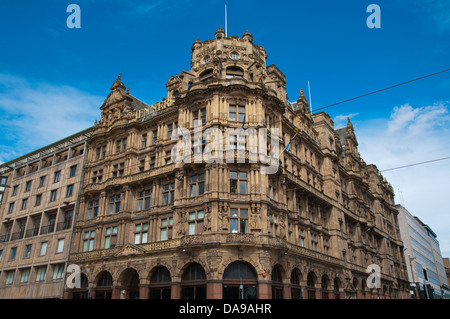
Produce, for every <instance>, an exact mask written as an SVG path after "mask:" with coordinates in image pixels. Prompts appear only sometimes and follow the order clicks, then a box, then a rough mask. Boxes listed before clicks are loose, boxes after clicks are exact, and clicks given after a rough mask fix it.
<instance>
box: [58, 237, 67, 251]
mask: <svg viewBox="0 0 450 319" xmlns="http://www.w3.org/2000/svg"><path fill="white" fill-rule="evenodd" d="M64 242H65V240H64V238H61V239H58V245H57V246H56V253H62V252H63V251H64Z"/></svg>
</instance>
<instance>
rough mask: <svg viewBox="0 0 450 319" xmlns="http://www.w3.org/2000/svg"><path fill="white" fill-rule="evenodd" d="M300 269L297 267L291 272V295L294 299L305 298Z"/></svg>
mask: <svg viewBox="0 0 450 319" xmlns="http://www.w3.org/2000/svg"><path fill="white" fill-rule="evenodd" d="M300 277H301V275H300V270H298V269H297V268H295V269H293V270H292V273H291V297H292V299H303V295H302V288H301V287H300Z"/></svg>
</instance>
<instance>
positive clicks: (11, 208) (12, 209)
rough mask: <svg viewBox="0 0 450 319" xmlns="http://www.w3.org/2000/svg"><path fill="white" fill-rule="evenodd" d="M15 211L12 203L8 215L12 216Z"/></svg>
mask: <svg viewBox="0 0 450 319" xmlns="http://www.w3.org/2000/svg"><path fill="white" fill-rule="evenodd" d="M13 211H14V203H10V204H9V208H8V214H12V212H13Z"/></svg>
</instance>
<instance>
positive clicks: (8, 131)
mask: <svg viewBox="0 0 450 319" xmlns="http://www.w3.org/2000/svg"><path fill="white" fill-rule="evenodd" d="M103 100H104V97H98V96H95V95H92V94H90V93H86V92H83V91H80V90H78V89H76V88H73V87H70V86H58V85H52V84H48V83H38V84H34V83H31V82H30V81H27V80H26V79H24V78H21V77H18V76H14V75H9V74H0V127H1V131H2V136H1V138H0V146H1V152H0V161H4V162H7V161H9V160H11V159H14V158H16V157H18V156H21V155H24V154H26V153H28V152H30V151H33V150H35V149H37V148H40V147H43V146H45V145H48V144H51V143H53V142H56V141H58V140H60V139H62V138H65V137H67V136H69V135H71V134H74V133H77V132H79V131H81V130H83V129H86V128H88V127H90V126H92V125H93V124H94V121H95V119H97V118H98V117H99V115H100V111H99V107H100V106H101V104H102V102H103Z"/></svg>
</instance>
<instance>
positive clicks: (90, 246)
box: [89, 239, 94, 251]
mask: <svg viewBox="0 0 450 319" xmlns="http://www.w3.org/2000/svg"><path fill="white" fill-rule="evenodd" d="M92 250H94V240H93V239H91V240H89V251H92Z"/></svg>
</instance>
